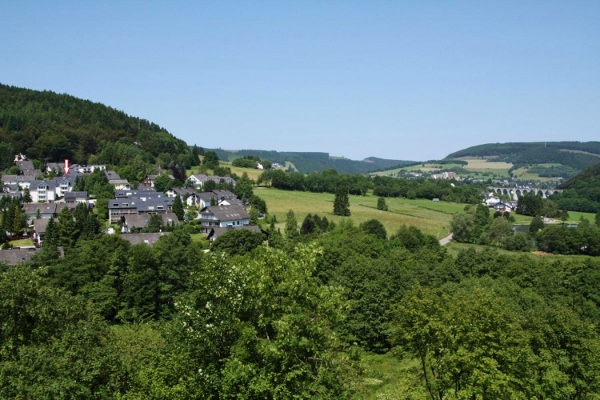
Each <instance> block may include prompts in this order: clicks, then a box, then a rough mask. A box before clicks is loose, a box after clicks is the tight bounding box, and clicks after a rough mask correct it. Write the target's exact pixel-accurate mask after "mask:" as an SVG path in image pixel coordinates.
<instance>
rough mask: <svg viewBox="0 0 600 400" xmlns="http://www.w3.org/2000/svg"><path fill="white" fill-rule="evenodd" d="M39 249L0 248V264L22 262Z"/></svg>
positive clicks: (12, 264) (11, 264) (10, 264)
mask: <svg viewBox="0 0 600 400" xmlns="http://www.w3.org/2000/svg"><path fill="white" fill-rule="evenodd" d="M38 251H40V249H35V248H31V249H8V250H0V264H3V263H6V265H9V266H15V265H17V264H19V263H22V262H27V261H29V260H30V259H31V257H33V255H34V254H36V253H37V252H38Z"/></svg>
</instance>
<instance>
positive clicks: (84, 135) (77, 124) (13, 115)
mask: <svg viewBox="0 0 600 400" xmlns="http://www.w3.org/2000/svg"><path fill="white" fill-rule="evenodd" d="M16 153H23V154H26V155H27V156H28V157H29V158H30V159H32V160H34V161H38V162H40V163H42V162H48V161H54V162H58V161H62V160H63V159H64V158H69V159H71V161H72V163H79V164H88V163H105V164H111V165H115V166H124V165H126V164H128V163H130V162H133V160H136V159H137V160H138V164H139V163H140V162H143V163H146V164H153V163H155V162H156V159H158V158H160V159H161V160H162V162H163V163H164V164H169V163H170V162H178V163H180V164H185V165H194V163H195V161H194V157H192V155H191V151H190V149H189V148H188V146H187V144H186V143H185V142H184V141H183V140H180V139H177V138H176V137H175V136H173V135H172V134H170V133H169V132H168V131H167V130H166V129H164V128H161V127H160V126H158V125H157V124H155V123H152V122H150V121H148V120H146V119H142V118H137V117H132V116H129V115H127V114H125V113H124V112H122V111H119V110H116V109H114V108H111V107H108V106H106V105H104V104H101V103H94V102H91V101H89V100H82V99H79V98H76V97H73V96H70V95H67V94H58V93H54V92H52V91H37V90H31V89H23V88H18V87H14V86H8V85H3V84H0V171H2V170H4V169H5V168H7V167H9V166H10V165H11V164H12V160H13V157H14V155H15V154H16ZM196 160H197V158H196Z"/></svg>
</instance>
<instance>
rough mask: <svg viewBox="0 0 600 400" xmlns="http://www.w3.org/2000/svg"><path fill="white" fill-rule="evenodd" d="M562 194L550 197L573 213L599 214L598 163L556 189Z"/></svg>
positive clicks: (599, 165)
mask: <svg viewBox="0 0 600 400" xmlns="http://www.w3.org/2000/svg"><path fill="white" fill-rule="evenodd" d="M558 188H559V189H564V190H565V191H564V192H563V193H560V194H557V195H554V196H553V197H552V199H553V200H555V201H556V202H557V203H558V204H559V205H560V206H561V207H564V208H565V209H569V210H573V211H583V212H600V163H597V164H595V165H592V166H591V167H589V168H586V169H585V170H583V171H581V173H580V174H579V175H577V176H574V177H573V178H571V179H569V180H568V181H566V182H564V183H563V184H562V185H560V186H559V187H558Z"/></svg>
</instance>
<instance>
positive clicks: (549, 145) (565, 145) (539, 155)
mask: <svg viewBox="0 0 600 400" xmlns="http://www.w3.org/2000/svg"><path fill="white" fill-rule="evenodd" d="M459 157H498V158H499V159H500V160H502V161H506V162H510V163H513V164H515V165H532V164H547V163H558V164H562V165H566V166H569V167H572V168H574V169H576V170H582V169H585V168H587V167H589V166H591V165H594V164H596V163H598V162H600V142H531V143H488V144H482V145H478V146H473V147H469V148H466V149H464V150H460V151H457V152H455V153H452V154H449V155H448V156H447V157H446V158H447V159H452V158H459Z"/></svg>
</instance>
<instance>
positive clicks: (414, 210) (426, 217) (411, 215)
mask: <svg viewBox="0 0 600 400" xmlns="http://www.w3.org/2000/svg"><path fill="white" fill-rule="evenodd" d="M255 194H257V195H258V196H260V197H261V198H263V199H264V200H265V201H266V203H267V207H268V211H269V215H271V216H275V217H276V218H277V221H278V223H277V227H279V228H281V229H282V230H283V229H284V227H285V218H286V214H287V212H288V211H289V210H293V211H294V214H295V216H296V219H297V220H298V223H301V222H302V221H303V220H304V218H305V217H306V215H307V214H309V213H310V214H319V215H320V216H322V217H327V219H329V220H332V221H334V222H336V223H337V222H339V221H341V220H342V219H345V217H339V216H337V215H333V199H334V195H333V194H330V193H310V192H294V191H285V190H278V189H273V188H263V189H255ZM386 203H387V205H388V208H389V211H381V210H377V197H375V196H350V212H351V214H352V216H351V217H350V219H352V220H353V221H354V223H355V224H360V223H362V222H364V221H367V220H370V219H377V220H379V221H381V223H383V225H384V226H385V228H386V230H387V232H388V234H393V233H395V232H396V231H397V230H398V228H399V227H400V226H402V225H407V226H416V227H418V228H419V229H421V230H422V231H423V232H424V233H427V234H431V235H433V236H435V237H437V238H438V239H439V238H443V237H445V236H447V235H448V234H449V233H450V231H449V229H448V226H449V224H450V221H451V220H452V215H453V214H454V213H455V212H457V211H460V210H462V209H463V208H464V206H465V205H464V204H458V203H446V202H432V201H430V200H408V199H403V198H402V199H401V198H387V199H386Z"/></svg>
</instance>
